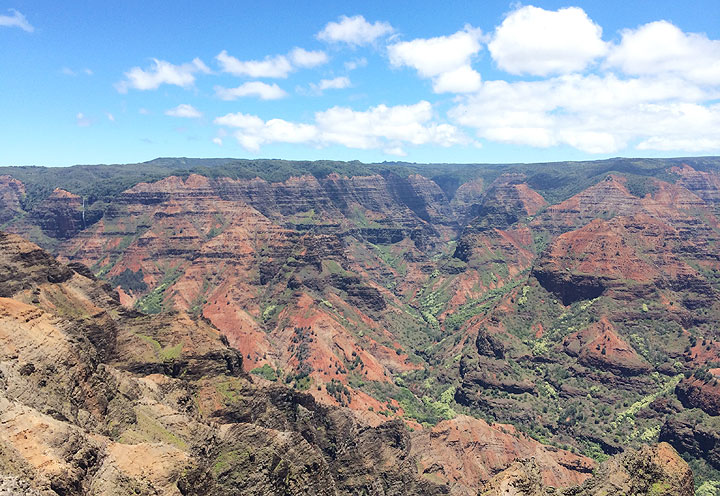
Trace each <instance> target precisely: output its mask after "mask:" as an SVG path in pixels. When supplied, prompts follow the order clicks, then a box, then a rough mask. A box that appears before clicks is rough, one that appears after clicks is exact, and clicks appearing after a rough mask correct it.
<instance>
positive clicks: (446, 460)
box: [411, 415, 595, 495]
mask: <svg viewBox="0 0 720 496" xmlns="http://www.w3.org/2000/svg"><path fill="white" fill-rule="evenodd" d="M411 451H412V453H414V454H415V455H416V457H417V459H418V464H419V470H420V472H421V473H422V474H424V475H425V476H426V477H428V478H431V479H433V480H442V481H445V482H447V483H449V485H450V487H451V494H456V495H470V494H477V488H478V487H479V486H482V484H483V483H484V482H486V481H488V480H489V479H490V478H491V477H492V476H493V474H495V473H496V472H497V471H498V470H503V469H504V468H505V467H508V466H509V465H511V464H512V463H513V461H514V460H515V459H517V458H529V457H533V460H535V464H536V469H537V470H536V474H537V482H538V483H539V484H540V485H542V486H552V487H567V486H572V485H576V484H579V483H581V482H583V481H584V480H585V479H586V478H588V477H589V476H590V473H591V472H592V470H593V468H594V465H595V464H594V462H593V461H592V460H590V459H588V458H585V457H582V456H578V455H575V454H572V453H570V452H568V451H565V450H560V449H556V448H552V447H548V446H544V445H542V444H540V443H538V442H537V441H535V440H533V439H531V438H529V437H525V436H523V435H522V434H520V433H519V432H517V431H516V430H515V429H514V428H513V427H512V426H510V425H500V424H495V425H490V424H488V423H487V422H485V421H483V420H479V419H474V418H472V417H466V416H463V415H460V416H458V417H456V418H454V419H452V420H446V421H443V422H440V423H439V424H438V425H436V426H435V427H433V428H432V429H431V430H422V431H418V432H416V433H414V434H413V437H412V450H411Z"/></svg>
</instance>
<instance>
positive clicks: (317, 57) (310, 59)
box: [290, 47, 328, 68]
mask: <svg viewBox="0 0 720 496" xmlns="http://www.w3.org/2000/svg"><path fill="white" fill-rule="evenodd" d="M290 60H292V63H293V64H294V65H295V67H302V68H310V67H315V66H318V65H322V64H326V63H327V61H328V56H327V54H326V53H325V52H323V51H322V50H313V51H309V50H305V49H304V48H298V47H295V48H293V49H292V51H291V52H290Z"/></svg>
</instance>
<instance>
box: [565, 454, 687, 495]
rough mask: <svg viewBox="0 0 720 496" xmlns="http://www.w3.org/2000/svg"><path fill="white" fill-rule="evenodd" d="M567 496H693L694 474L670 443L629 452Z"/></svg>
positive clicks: (600, 470)
mask: <svg viewBox="0 0 720 496" xmlns="http://www.w3.org/2000/svg"><path fill="white" fill-rule="evenodd" d="M565 494H566V495H573V496H575V495H577V496H579V495H587V496H596V495H597V496H600V495H604V494H617V495H618V496H631V495H635V494H653V495H659V496H692V495H693V494H695V488H694V485H693V473H692V471H691V470H690V467H689V466H688V464H687V463H686V462H685V461H684V460H683V459H682V458H680V456H679V455H678V454H677V452H676V451H675V450H674V449H673V448H672V446H670V445H669V444H667V443H660V444H658V445H657V446H645V447H643V448H640V449H638V450H627V451H626V452H624V453H623V454H621V455H618V456H616V457H613V458H611V459H610V460H608V461H607V462H605V463H603V464H602V465H601V466H600V467H599V468H598V470H597V471H596V472H595V475H594V476H593V477H592V478H591V479H588V480H587V481H585V483H583V484H582V485H581V486H579V487H578V488H573V489H569V490H566V491H565Z"/></svg>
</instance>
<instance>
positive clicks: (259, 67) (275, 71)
mask: <svg viewBox="0 0 720 496" xmlns="http://www.w3.org/2000/svg"><path fill="white" fill-rule="evenodd" d="M215 59H216V60H217V61H218V62H219V63H220V67H221V69H222V71H223V72H229V73H230V74H233V75H234V76H249V77H256V78H257V77H262V78H286V77H287V76H288V74H290V71H292V69H293V67H292V64H291V63H290V61H289V60H288V58H287V57H286V56H284V55H276V56H274V57H265V59H264V60H246V61H243V60H239V59H236V58H235V57H233V56H232V55H228V53H227V51H226V50H223V51H222V52H220V53H219V54H218V55H217V56H216V57H215Z"/></svg>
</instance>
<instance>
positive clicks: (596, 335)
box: [563, 318, 651, 375]
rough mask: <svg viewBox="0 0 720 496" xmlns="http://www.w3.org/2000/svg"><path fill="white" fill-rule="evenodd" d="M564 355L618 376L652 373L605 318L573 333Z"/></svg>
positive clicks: (566, 340)
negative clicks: (574, 357)
mask: <svg viewBox="0 0 720 496" xmlns="http://www.w3.org/2000/svg"><path fill="white" fill-rule="evenodd" d="M563 346H564V348H565V352H566V353H567V354H569V355H571V356H576V357H578V361H579V362H580V363H581V364H583V365H585V366H590V367H597V368H600V369H603V370H608V371H610V372H613V373H615V374H618V375H638V374H643V373H647V372H649V371H650V370H651V367H650V365H649V364H648V363H647V362H646V361H645V360H643V359H642V357H640V355H638V353H637V352H636V351H635V350H634V349H633V347H632V346H630V345H629V344H628V343H626V342H625V341H624V340H623V339H622V338H620V337H619V336H618V335H617V333H616V332H615V329H614V327H613V325H612V324H611V323H610V321H608V320H607V319H606V318H603V319H601V320H600V321H599V322H597V323H595V324H593V325H591V326H590V327H588V328H586V329H584V330H582V331H578V332H576V333H573V334H571V335H570V336H568V337H567V338H565V341H564V343H563Z"/></svg>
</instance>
